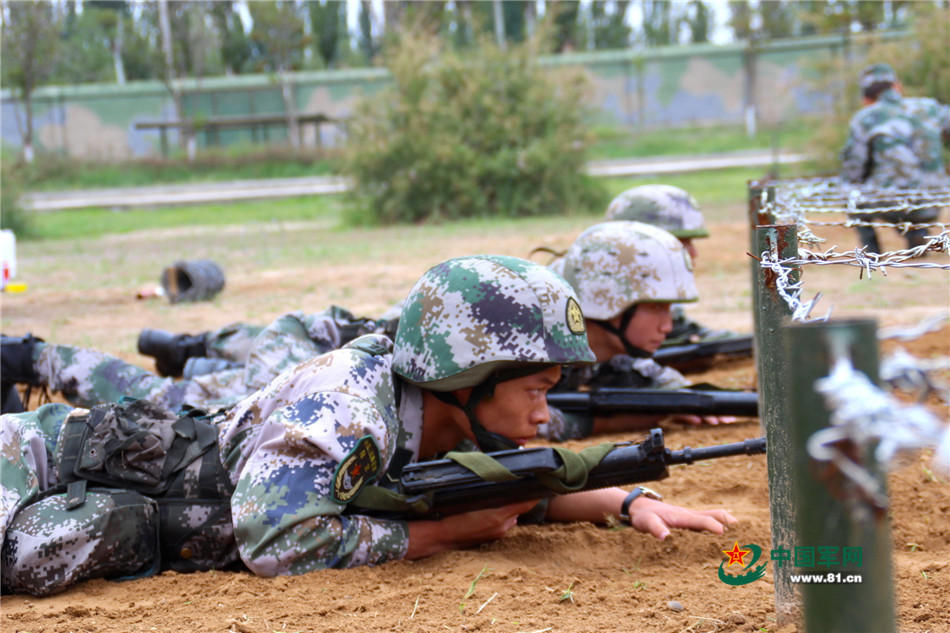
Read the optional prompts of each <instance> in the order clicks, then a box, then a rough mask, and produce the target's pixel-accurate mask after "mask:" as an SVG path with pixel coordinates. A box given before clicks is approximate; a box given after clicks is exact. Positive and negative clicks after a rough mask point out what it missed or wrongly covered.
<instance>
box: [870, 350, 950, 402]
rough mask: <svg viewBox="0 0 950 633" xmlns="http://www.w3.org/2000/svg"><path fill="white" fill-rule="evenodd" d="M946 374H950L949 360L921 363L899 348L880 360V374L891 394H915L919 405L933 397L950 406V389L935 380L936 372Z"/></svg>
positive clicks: (921, 360) (935, 359)
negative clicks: (899, 392) (893, 392)
mask: <svg viewBox="0 0 950 633" xmlns="http://www.w3.org/2000/svg"><path fill="white" fill-rule="evenodd" d="M947 370H950V356H940V357H937V358H928V359H920V358H916V357H914V356H912V355H911V354H909V353H908V352H907V351H906V350H904V349H903V348H898V349H897V350H895V351H894V352H893V353H891V354H889V355H888V356H886V357H885V358H884V359H883V360H881V367H880V370H879V373H880V376H881V380H883V381H884V382H886V383H887V384H888V385H889V386H890V387H891V389H892V390H893V389H899V390H902V391H906V392H910V393H913V394H916V396H917V401H918V402H921V403H922V402H923V401H924V400H926V399H927V397H928V396H930V395H931V394H932V395H934V396H936V397H937V398H939V399H940V400H942V401H943V402H945V403H950V387H948V386H947V384H946V383H944V382H943V381H942V380H940V379H938V378H937V376H936V374H937V372H941V371H947Z"/></svg>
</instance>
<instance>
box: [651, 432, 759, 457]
mask: <svg viewBox="0 0 950 633" xmlns="http://www.w3.org/2000/svg"><path fill="white" fill-rule="evenodd" d="M765 452H766V442H765V438H764V437H758V438H755V439H751V440H744V441H742V442H734V443H732V444H721V445H719V446H706V447H704V448H690V447H688V446H687V447H686V448H684V449H682V450H678V451H670V454H669V455H668V456H667V458H666V463H667V464H692V463H693V462H695V461H700V460H703V459H716V458H719V457H731V456H733V455H763V454H765Z"/></svg>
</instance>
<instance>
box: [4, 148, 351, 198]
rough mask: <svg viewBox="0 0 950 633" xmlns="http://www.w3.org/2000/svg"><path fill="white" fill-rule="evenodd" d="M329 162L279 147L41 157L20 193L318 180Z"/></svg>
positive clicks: (328, 156) (24, 176)
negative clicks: (190, 155) (166, 155)
mask: <svg viewBox="0 0 950 633" xmlns="http://www.w3.org/2000/svg"><path fill="white" fill-rule="evenodd" d="M334 162H335V161H334V158H333V156H332V154H330V153H329V152H323V154H322V155H321V154H318V153H308V152H301V153H296V154H295V153H294V152H293V151H292V150H290V149H286V148H280V147H271V148H265V149H260V148H248V147H243V148H237V149H231V150H216V151H205V152H202V153H200V154H199V155H198V157H197V158H196V160H195V161H194V162H188V161H187V160H185V158H184V157H183V156H175V157H173V158H170V159H167V160H166V159H158V158H148V159H137V160H125V161H121V162H115V163H111V162H110V163H95V162H87V161H78V160H75V159H69V158H64V157H61V156H55V155H53V156H48V155H44V156H43V157H41V158H40V159H37V161H36V162H34V164H33V165H30V166H28V167H25V168H24V169H23V173H22V176H21V178H22V180H23V187H24V188H25V189H28V190H32V191H57V190H63V189H96V188H109V187H135V186H144V185H155V184H168V183H195V182H220V181H226V180H248V179H256V178H296V177H302V176H320V175H327V174H331V173H333V166H334Z"/></svg>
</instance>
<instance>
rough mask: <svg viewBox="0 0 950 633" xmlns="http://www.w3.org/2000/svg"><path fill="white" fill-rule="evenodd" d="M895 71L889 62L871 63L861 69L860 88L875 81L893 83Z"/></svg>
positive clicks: (895, 78)
mask: <svg viewBox="0 0 950 633" xmlns="http://www.w3.org/2000/svg"><path fill="white" fill-rule="evenodd" d="M896 81H897V73H895V72H894V69H893V68H891V66H890V64H871V65H870V66H868V67H866V68H865V69H864V70H862V71H861V89H862V90H865V89H867V88H870V87H871V86H873V85H874V84H876V83H891V84H892V83H894V82H896Z"/></svg>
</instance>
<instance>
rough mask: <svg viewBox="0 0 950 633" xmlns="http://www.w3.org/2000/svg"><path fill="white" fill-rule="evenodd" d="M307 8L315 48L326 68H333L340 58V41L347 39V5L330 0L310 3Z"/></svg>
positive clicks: (337, 0) (338, 0)
mask: <svg viewBox="0 0 950 633" xmlns="http://www.w3.org/2000/svg"><path fill="white" fill-rule="evenodd" d="M307 7H308V10H309V12H310V31H311V32H312V33H313V38H314V48H315V49H316V52H317V53H318V54H319V55H320V59H322V60H323V63H324V64H326V67H327V68H333V67H334V66H335V65H336V61H337V59H338V58H339V56H340V54H339V50H338V48H339V47H340V40H342V39H345V38H346V3H345V2H343V1H342V0H328V1H327V2H325V3H321V2H310V3H309V4H308V5H307Z"/></svg>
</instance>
